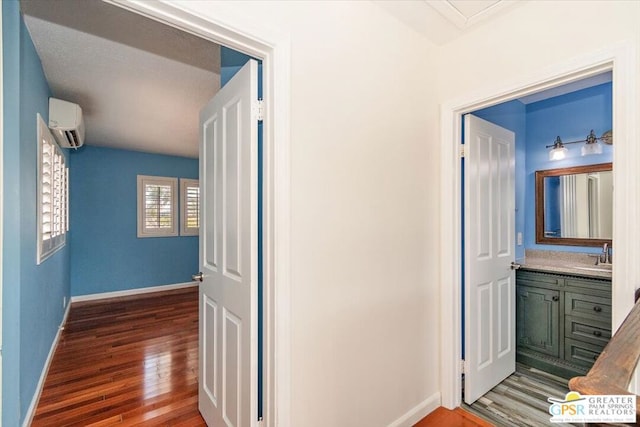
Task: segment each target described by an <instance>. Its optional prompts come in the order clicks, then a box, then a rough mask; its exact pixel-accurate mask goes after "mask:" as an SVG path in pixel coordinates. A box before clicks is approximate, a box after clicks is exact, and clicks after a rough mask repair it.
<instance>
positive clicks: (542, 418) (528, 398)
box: [462, 364, 571, 427]
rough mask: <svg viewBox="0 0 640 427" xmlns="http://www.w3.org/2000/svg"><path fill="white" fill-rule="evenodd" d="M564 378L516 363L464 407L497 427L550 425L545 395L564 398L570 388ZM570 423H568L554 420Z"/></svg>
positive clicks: (538, 426)
mask: <svg viewBox="0 0 640 427" xmlns="http://www.w3.org/2000/svg"><path fill="white" fill-rule="evenodd" d="M567 383H568V381H567V380H565V379H564V378H560V377H557V376H555V375H551V374H548V373H546V372H542V371H539V370H537V369H535V368H530V367H528V366H525V365H522V364H517V367H516V372H515V373H514V374H512V375H510V376H509V377H508V378H507V379H505V380H504V381H502V382H501V383H500V384H498V385H497V386H495V387H494V388H493V389H491V390H490V391H489V392H488V393H487V394H485V395H484V396H482V397H481V398H480V399H478V400H477V401H475V402H474V403H473V405H471V406H469V405H466V404H463V406H462V407H463V408H464V409H466V410H468V411H470V412H472V413H474V414H476V415H478V416H480V417H482V418H483V419H485V420H487V421H490V422H491V423H493V424H495V425H496V426H498V427H542V426H548V425H550V424H551V423H550V421H549V418H551V415H549V402H547V398H549V397H555V398H557V399H560V398H564V396H565V394H566V393H567V392H568V391H569V388H568V386H567ZM553 425H554V426H558V427H562V426H571V424H553Z"/></svg>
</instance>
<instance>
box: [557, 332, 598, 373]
mask: <svg viewBox="0 0 640 427" xmlns="http://www.w3.org/2000/svg"><path fill="white" fill-rule="evenodd" d="M603 348H604V347H603V346H601V345H595V344H590V343H586V342H582V341H576V340H572V339H570V338H566V339H565V340H564V358H565V360H566V361H568V362H571V363H574V364H576V365H579V366H584V367H585V368H591V366H593V362H595V361H596V359H597V358H598V356H599V355H600V352H602V349H603Z"/></svg>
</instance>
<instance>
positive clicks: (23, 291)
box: [2, 1, 70, 426]
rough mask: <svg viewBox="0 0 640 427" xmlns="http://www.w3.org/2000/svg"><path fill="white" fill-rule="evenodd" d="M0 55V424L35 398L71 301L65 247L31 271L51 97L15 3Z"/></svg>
mask: <svg viewBox="0 0 640 427" xmlns="http://www.w3.org/2000/svg"><path fill="white" fill-rule="evenodd" d="M2 8H3V43H4V46H3V55H4V61H3V62H4V63H3V65H4V76H3V77H4V87H5V93H4V124H5V128H4V132H5V133H4V147H3V148H4V165H3V166H4V186H5V188H4V197H5V205H4V206H5V211H4V215H5V217H4V225H3V226H4V233H5V234H4V252H3V256H4V259H3V260H2V261H3V268H4V271H3V274H4V277H3V279H4V289H3V292H4V293H3V308H4V312H3V325H4V328H3V329H4V331H3V334H4V335H3V341H4V342H3V375H4V378H3V385H2V387H3V393H2V397H3V411H2V412H3V413H2V421H3V425H10V426H13V425H19V424H20V423H21V422H22V421H23V419H24V417H25V414H26V411H27V409H28V407H29V405H30V403H31V401H32V399H33V396H34V393H35V391H36V386H37V383H38V380H39V378H40V374H41V373H42V370H43V367H44V363H45V361H46V358H47V355H48V353H49V350H50V348H51V344H52V343H53V339H54V338H55V335H56V333H57V330H58V326H59V325H60V323H61V321H62V318H63V315H64V307H63V305H62V302H63V298H65V297H67V299H68V296H69V294H70V279H69V236H67V245H66V246H65V247H64V248H63V249H61V250H59V251H58V252H56V253H55V254H54V255H52V256H50V257H49V258H47V259H46V260H45V261H44V262H43V263H42V264H41V265H39V266H38V265H36V248H37V235H36V212H37V210H36V200H37V197H36V194H37V170H36V167H37V128H36V114H37V113H40V114H41V115H42V117H43V119H44V120H45V121H46V120H47V112H48V97H49V95H50V91H49V87H48V85H47V82H46V79H45V77H44V73H43V70H42V65H41V63H40V59H39V58H38V56H37V54H36V51H35V48H34V46H33V43H32V41H31V39H30V37H29V34H28V31H27V29H26V27H25V25H24V22H23V21H22V18H21V17H20V13H19V4H18V2H13V1H11V2H7V1H5V2H2Z"/></svg>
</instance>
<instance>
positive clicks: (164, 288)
mask: <svg viewBox="0 0 640 427" xmlns="http://www.w3.org/2000/svg"><path fill="white" fill-rule="evenodd" d="M192 286H198V282H185V283H173V284H171V285H160V286H150V287H147V288H136V289H127V290H125V291H114V292H102V293H99V294H90V295H77V296H73V297H71V302H78V301H93V300H99V299H107V298H116V297H125V296H129V295H138V294H147V293H151V292H161V291H170V290H173V289H182V288H190V287H192Z"/></svg>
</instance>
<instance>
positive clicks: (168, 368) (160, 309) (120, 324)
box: [32, 287, 205, 427]
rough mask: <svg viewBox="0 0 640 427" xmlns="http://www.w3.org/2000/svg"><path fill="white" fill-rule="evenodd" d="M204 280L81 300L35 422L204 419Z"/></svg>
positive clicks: (196, 422)
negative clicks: (200, 393) (201, 396)
mask: <svg viewBox="0 0 640 427" xmlns="http://www.w3.org/2000/svg"><path fill="white" fill-rule="evenodd" d="M197 372H198V288H197V287H193V288H185V289H179V290H174V291H167V292H160V293H150V294H143V295H138V296H131V297H123V298H114V299H109V300H100V301H93V302H82V303H74V304H73V305H72V306H71V311H70V313H69V318H68V320H67V323H66V325H65V329H64V331H63V332H62V335H61V340H60V342H59V344H58V348H57V349H56V352H55V355H54V357H53V360H52V363H51V367H50V369H49V372H48V375H47V378H46V380H45V384H44V388H43V391H42V395H41V397H40V401H39V403H38V406H37V409H36V413H35V416H34V420H33V423H32V426H34V427H37V426H56V427H58V426H94V427H98V426H101V427H102V426H115V425H117V426H136V425H145V426H160V425H162V426H168V425H170V426H204V425H205V423H204V420H203V419H202V417H201V416H200V413H199V412H198V383H197V379H198V374H197Z"/></svg>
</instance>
